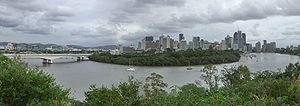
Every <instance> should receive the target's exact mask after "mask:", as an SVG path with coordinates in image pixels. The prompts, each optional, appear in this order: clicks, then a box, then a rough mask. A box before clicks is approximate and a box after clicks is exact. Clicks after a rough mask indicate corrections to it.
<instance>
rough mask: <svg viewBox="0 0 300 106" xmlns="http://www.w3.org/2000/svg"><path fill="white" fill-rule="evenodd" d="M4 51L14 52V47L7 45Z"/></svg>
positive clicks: (10, 44)
mask: <svg viewBox="0 0 300 106" xmlns="http://www.w3.org/2000/svg"><path fill="white" fill-rule="evenodd" d="M4 50H5V51H7V52H10V51H13V50H15V47H14V45H13V44H12V43H8V44H7V45H5V47H4Z"/></svg>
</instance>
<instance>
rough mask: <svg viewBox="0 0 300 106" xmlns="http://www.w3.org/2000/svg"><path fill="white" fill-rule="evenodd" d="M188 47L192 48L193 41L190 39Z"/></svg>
mask: <svg viewBox="0 0 300 106" xmlns="http://www.w3.org/2000/svg"><path fill="white" fill-rule="evenodd" d="M188 49H193V42H192V41H189V44H188Z"/></svg>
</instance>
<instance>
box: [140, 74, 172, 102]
mask: <svg viewBox="0 0 300 106" xmlns="http://www.w3.org/2000/svg"><path fill="white" fill-rule="evenodd" d="M162 79H163V76H161V75H159V74H157V73H151V75H150V76H148V77H147V78H146V82H145V85H144V87H143V88H144V93H145V95H146V97H153V96H156V95H160V94H164V93H166V91H165V90H164V88H166V87H168V84H167V83H165V82H164V81H163V80H162Z"/></svg>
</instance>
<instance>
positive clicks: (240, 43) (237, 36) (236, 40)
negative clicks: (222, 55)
mask: <svg viewBox="0 0 300 106" xmlns="http://www.w3.org/2000/svg"><path fill="white" fill-rule="evenodd" d="M233 44H234V45H236V46H237V47H238V48H235V49H236V50H240V51H246V49H245V48H246V34H245V33H242V31H240V30H238V31H237V32H235V33H234V34H233Z"/></svg>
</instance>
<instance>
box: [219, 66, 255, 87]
mask: <svg viewBox="0 0 300 106" xmlns="http://www.w3.org/2000/svg"><path fill="white" fill-rule="evenodd" d="M224 69H225V70H222V72H223V76H224V78H223V84H224V85H225V86H229V85H232V86H234V87H237V86H240V85H241V84H244V83H246V82H248V81H250V80H251V76H250V74H251V73H250V70H249V69H248V68H247V66H244V65H241V66H239V67H238V68H235V67H232V68H230V69H227V68H224Z"/></svg>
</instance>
